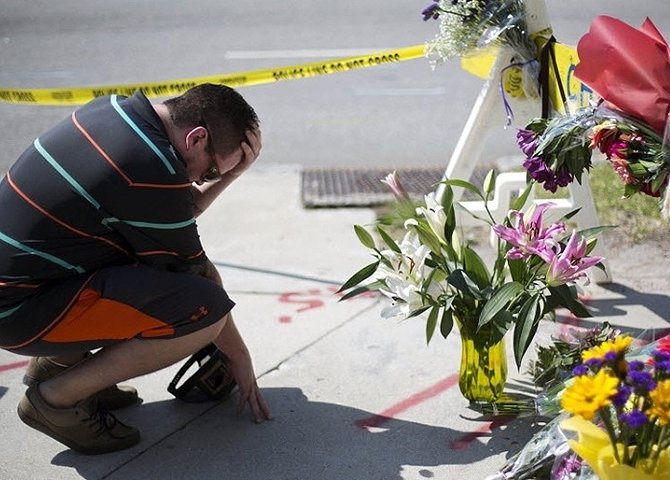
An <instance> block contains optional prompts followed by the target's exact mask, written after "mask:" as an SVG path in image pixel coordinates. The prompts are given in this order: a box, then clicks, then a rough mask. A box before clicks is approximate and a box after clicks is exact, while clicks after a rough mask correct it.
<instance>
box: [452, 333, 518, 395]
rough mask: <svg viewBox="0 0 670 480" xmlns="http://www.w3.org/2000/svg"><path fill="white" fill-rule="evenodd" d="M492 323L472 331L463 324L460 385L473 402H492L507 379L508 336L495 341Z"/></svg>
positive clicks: (500, 392)
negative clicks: (506, 341)
mask: <svg viewBox="0 0 670 480" xmlns="http://www.w3.org/2000/svg"><path fill="white" fill-rule="evenodd" d="M490 328H491V327H489V326H487V325H484V326H483V327H482V328H481V329H480V330H479V331H478V332H476V333H472V332H471V331H469V330H468V329H466V328H461V329H460V331H461V348H462V350H461V367H460V372H459V379H458V386H459V387H460V389H461V393H462V394H463V396H464V397H465V398H467V399H468V400H470V401H471V402H492V401H494V400H496V399H497V398H498V397H499V396H500V395H501V394H502V392H503V389H504V388H505V382H507V352H506V350H505V339H504V338H502V339H501V340H500V341H498V342H493V341H491V340H490V338H491V330H490Z"/></svg>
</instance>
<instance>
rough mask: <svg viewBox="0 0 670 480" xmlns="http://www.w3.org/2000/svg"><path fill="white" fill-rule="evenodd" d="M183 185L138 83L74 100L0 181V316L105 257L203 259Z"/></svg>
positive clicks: (174, 261)
mask: <svg viewBox="0 0 670 480" xmlns="http://www.w3.org/2000/svg"><path fill="white" fill-rule="evenodd" d="M190 187H191V182H189V180H188V175H187V172H186V167H185V163H184V160H183V159H182V158H181V157H180V156H179V154H178V153H177V152H176V151H175V150H174V148H173V147H172V145H170V143H169V141H168V137H167V134H166V132H165V129H164V127H163V124H162V122H161V120H160V118H159V117H158V115H157V114H156V112H155V111H154V109H153V107H152V106H151V104H150V103H149V101H148V100H147V99H146V97H145V96H144V95H143V94H142V93H141V92H138V93H136V94H135V95H134V96H132V97H122V96H116V95H112V96H109V97H101V98H97V99H95V100H93V101H92V102H90V103H88V104H87V105H85V106H83V107H82V108H80V109H78V110H76V111H75V112H74V113H72V115H71V116H70V117H69V118H66V119H65V120H63V121H62V122H61V123H59V124H57V125H56V126H55V127H53V128H52V129H51V130H49V131H47V132H46V133H44V134H43V135H41V136H40V137H39V138H37V139H36V140H35V141H34V142H33V144H32V145H31V146H30V147H29V148H28V149H27V150H26V151H25V152H24V153H23V154H22V155H21V157H19V159H18V160H17V161H16V163H15V164H14V165H13V166H12V167H11V169H10V170H9V172H8V173H7V175H6V176H5V178H4V179H3V180H2V183H0V205H2V208H1V209H0V319H1V318H3V317H6V316H8V315H11V313H12V311H13V310H15V309H18V308H20V304H21V300H22V299H25V298H26V297H28V296H30V295H33V294H34V292H36V291H38V290H39V289H40V287H42V286H44V285H48V284H49V283H50V282H53V281H59V280H63V279H65V278H70V277H73V276H76V275H81V276H82V278H83V279H85V278H86V277H88V275H82V274H85V273H87V272H92V271H95V270H98V269H100V268H103V267H106V266H111V265H120V264H128V263H135V262H140V263H144V264H148V265H150V266H153V267H155V268H158V269H162V270H168V271H177V272H180V271H185V270H187V268H188V267H190V266H192V265H194V264H202V263H203V262H204V261H205V260H206V258H205V255H204V252H203V250H202V245H201V243H200V239H199V236H198V232H197V227H196V223H195V219H194V204H193V197H192V194H191V188H190ZM82 281H84V280H82Z"/></svg>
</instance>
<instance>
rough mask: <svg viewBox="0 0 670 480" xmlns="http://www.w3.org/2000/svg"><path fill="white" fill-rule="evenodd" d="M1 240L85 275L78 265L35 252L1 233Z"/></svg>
mask: <svg viewBox="0 0 670 480" xmlns="http://www.w3.org/2000/svg"><path fill="white" fill-rule="evenodd" d="M0 240H2V241H3V242H5V243H8V244H9V245H11V246H12V247H14V248H18V249H19V250H23V251H24V252H27V253H29V254H31V255H37V256H38V257H42V258H43V259H45V260H48V261H50V262H52V263H55V264H56V265H60V266H61V267H63V268H67V269H68V270H74V271H76V272H77V273H84V269H83V268H81V267H80V266H78V265H72V264H71V263H68V262H66V261H65V260H62V259H60V258H58V257H55V256H53V255H50V254H48V253H45V252H40V251H39V250H35V249H34V248H30V247H29V246H27V245H24V244H23V243H21V242H19V241H18V240H14V239H13V238H12V237H9V236H7V235H5V234H4V233H2V232H0Z"/></svg>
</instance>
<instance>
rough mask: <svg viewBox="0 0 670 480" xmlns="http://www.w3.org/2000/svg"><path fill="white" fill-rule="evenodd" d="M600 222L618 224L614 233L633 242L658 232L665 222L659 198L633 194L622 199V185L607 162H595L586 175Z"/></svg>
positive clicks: (638, 241) (664, 227)
mask: <svg viewBox="0 0 670 480" xmlns="http://www.w3.org/2000/svg"><path fill="white" fill-rule="evenodd" d="M588 178H589V183H590V185H591V192H592V194H593V200H594V201H595V204H596V211H597V212H598V220H599V221H600V224H601V225H618V228H617V229H615V234H616V235H623V236H624V237H627V238H628V239H629V240H630V241H632V242H633V243H640V242H641V241H643V240H645V239H646V238H648V237H650V236H652V235H654V234H657V233H661V232H662V230H663V229H667V228H668V225H667V224H666V223H665V222H664V221H663V220H662V219H661V206H660V200H659V199H658V198H653V197H650V196H648V195H644V194H636V195H633V196H632V197H629V198H623V184H622V183H621V180H620V179H619V176H618V175H617V174H616V172H615V171H614V169H612V167H611V166H610V165H609V164H607V163H598V164H596V165H594V167H593V168H592V169H591V173H590V174H589V176H588Z"/></svg>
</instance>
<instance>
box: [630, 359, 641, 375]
mask: <svg viewBox="0 0 670 480" xmlns="http://www.w3.org/2000/svg"><path fill="white" fill-rule="evenodd" d="M628 370H629V371H635V372H642V371H644V363H642V362H640V361H639V360H631V361H630V362H628Z"/></svg>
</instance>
